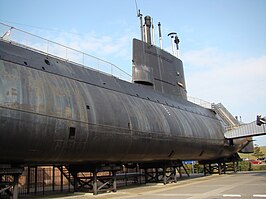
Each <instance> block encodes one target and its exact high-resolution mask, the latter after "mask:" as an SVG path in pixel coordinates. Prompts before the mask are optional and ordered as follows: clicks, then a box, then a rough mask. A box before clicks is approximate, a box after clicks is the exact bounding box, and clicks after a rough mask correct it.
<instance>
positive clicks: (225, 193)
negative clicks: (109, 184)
mask: <svg viewBox="0 0 266 199" xmlns="http://www.w3.org/2000/svg"><path fill="white" fill-rule="evenodd" d="M60 198H66V199H72V198H73V199H74V198H75V199H109V198H112V199H126V198H129V199H187V198H189V199H202V198H204V199H206V198H208V199H219V198H248V199H249V198H266V171H263V172H239V173H234V174H224V175H211V176H202V177H197V178H190V179H189V178H188V179H185V180H181V181H178V182H177V183H171V184H167V185H163V184H162V183H157V184H155V183H154V184H146V185H138V186H134V187H125V188H120V189H119V188H118V191H117V192H115V193H113V192H111V193H102V194H99V195H96V196H93V195H92V194H91V193H75V194H73V195H71V196H64V197H60Z"/></svg>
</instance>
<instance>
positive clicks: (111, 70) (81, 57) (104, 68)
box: [0, 22, 132, 82]
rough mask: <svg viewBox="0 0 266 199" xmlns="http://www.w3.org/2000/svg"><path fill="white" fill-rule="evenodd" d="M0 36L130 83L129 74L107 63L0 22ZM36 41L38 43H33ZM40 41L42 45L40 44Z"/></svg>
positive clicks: (130, 77)
mask: <svg viewBox="0 0 266 199" xmlns="http://www.w3.org/2000/svg"><path fill="white" fill-rule="evenodd" d="M0 35H1V39H4V40H9V41H12V42H15V43H17V44H20V46H22V47H24V48H29V49H31V50H34V51H38V52H40V53H43V54H47V55H51V56H56V57H58V58H61V59H64V60H65V61H71V62H74V63H77V64H79V65H81V66H83V67H88V68H93V69H94V70H97V71H99V72H104V73H107V74H111V75H113V76H115V77H117V78H120V79H123V80H126V81H129V82H131V79H132V76H131V75H130V74H128V73H127V72H126V71H124V70H122V69H121V68H119V67H118V66H116V65H115V64H112V63H111V62H109V61H105V60H103V59H100V58H98V57H95V56H93V55H90V54H87V53H84V52H82V51H79V50H76V49H74V48H72V47H69V46H66V45H63V44H60V43H58V42H54V41H51V40H48V39H46V38H44V37H41V36H38V35H35V34H32V33H29V32H26V31H24V30H21V29H18V28H15V27H12V26H10V25H7V24H5V23H2V22H0ZM21 36H22V37H21ZM28 37H30V39H29V40H27V39H26V38H28ZM36 39H38V41H37V42H36V41H35V42H34V40H36ZM41 41H42V43H40V42H41Z"/></svg>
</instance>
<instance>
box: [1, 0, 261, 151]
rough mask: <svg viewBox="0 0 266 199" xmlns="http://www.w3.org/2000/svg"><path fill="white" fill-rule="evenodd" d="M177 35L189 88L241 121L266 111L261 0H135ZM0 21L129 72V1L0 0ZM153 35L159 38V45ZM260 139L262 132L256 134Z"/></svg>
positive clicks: (133, 30) (132, 16)
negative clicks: (225, 109) (225, 108)
mask: <svg viewBox="0 0 266 199" xmlns="http://www.w3.org/2000/svg"><path fill="white" fill-rule="evenodd" d="M137 4H138V7H139V9H141V12H142V13H143V15H150V16H152V17H153V21H154V23H155V25H156V24H157V23H158V21H160V22H161V24H162V32H163V47H164V49H166V50H170V49H171V46H170V39H169V38H168V37H167V34H168V33H169V32H172V31H175V32H177V33H178V35H179V38H180V41H181V42H180V58H181V59H182V61H183V63H184V70H185V74H186V84H187V90H188V95H189V96H193V97H197V98H201V99H204V100H206V101H209V102H214V103H219V102H221V103H223V104H224V106H225V107H227V109H228V110H229V111H230V112H231V113H232V114H233V115H237V116H241V118H242V121H244V122H251V121H252V120H255V117H256V115H257V114H261V115H263V116H265V115H266V106H265V101H266V100H265V99H266V92H265V88H266V36H265V35H266V12H265V10H266V1H265V0H201V1H198V0H182V1H181V0H180V1H179V0H160V1H159V0H137ZM0 21H1V22H3V23H7V24H9V25H11V26H14V27H16V28H20V29H23V30H26V31H29V32H32V33H34V34H38V35H40V36H43V37H46V38H49V39H51V40H54V41H59V42H63V43H64V44H66V45H70V46H72V47H74V48H77V49H79V50H82V51H85V52H86V53H89V54H92V55H95V56H98V57H100V58H103V59H106V60H108V61H110V62H112V63H114V64H116V65H118V66H120V67H121V68H123V69H124V70H126V71H127V72H128V73H130V74H131V48H132V47H131V42H132V38H133V37H137V38H139V20H138V18H137V17H136V6H135V0H112V1H111V0H98V1H91V0H77V1H70V0H64V1H60V0H58V1H54V0H53V1H52V0H46V1H36V0H0ZM158 43H159V42H158V40H157V44H158ZM255 139H256V140H257V141H256V142H257V143H258V144H259V145H261V146H262V145H264V146H266V136H262V137H258V138H255Z"/></svg>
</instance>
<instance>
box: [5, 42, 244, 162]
mask: <svg viewBox="0 0 266 199" xmlns="http://www.w3.org/2000/svg"><path fill="white" fill-rule="evenodd" d="M167 56H171V55H167ZM0 58H1V60H0V140H1V144H0V163H12V162H14V163H15V162H16V163H87V162H94V163H96V162H133V161H137V162H145V161H159V160H160V161H161V160H187V159H195V160H205V159H212V158H217V157H223V156H229V155H231V154H232V153H234V152H235V151H237V150H238V148H239V146H234V147H233V146H227V145H225V143H224V142H225V138H224V130H223V127H222V126H221V124H220V121H219V120H218V119H217V118H216V117H215V113H214V112H213V111H212V110H209V109H205V108H202V107H200V106H198V105H195V104H193V103H191V102H189V101H187V100H186V99H185V98H186V97H185V93H184V92H185V90H183V91H178V93H179V94H180V93H181V96H183V97H178V95H179V94H178V93H175V94H173V95H171V94H170V90H171V88H170V87H168V88H166V86H164V88H165V89H166V90H165V92H163V91H162V90H160V89H151V88H150V87H149V86H148V87H147V86H146V85H141V84H133V83H128V82H125V81H122V80H119V79H117V78H115V77H113V76H108V75H106V74H102V73H99V72H96V71H93V70H90V69H88V68H82V67H79V66H76V65H74V64H72V63H68V62H65V61H63V60H60V59H57V58H55V57H47V56H46V55H44V54H40V53H37V52H34V51H31V50H27V49H25V48H21V47H19V46H16V45H13V44H11V43H7V42H4V41H0ZM45 60H48V61H49V64H47V61H45ZM182 70H183V69H182ZM182 73H183V72H182ZM183 83H184V85H185V82H183ZM156 84H157V83H156ZM160 88H162V87H160ZM71 128H75V135H71Z"/></svg>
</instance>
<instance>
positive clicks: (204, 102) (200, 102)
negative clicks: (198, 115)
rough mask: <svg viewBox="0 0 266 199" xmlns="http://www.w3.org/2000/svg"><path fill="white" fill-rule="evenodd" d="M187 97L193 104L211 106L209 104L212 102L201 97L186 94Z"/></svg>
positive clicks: (209, 107)
mask: <svg viewBox="0 0 266 199" xmlns="http://www.w3.org/2000/svg"><path fill="white" fill-rule="evenodd" d="M187 99H188V101H190V102H192V103H194V104H197V105H199V106H202V107H203V108H208V109H211V108H212V106H211V105H212V104H211V103H210V102H207V101H205V100H202V99H199V98H196V97H191V96H188V97H187Z"/></svg>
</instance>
